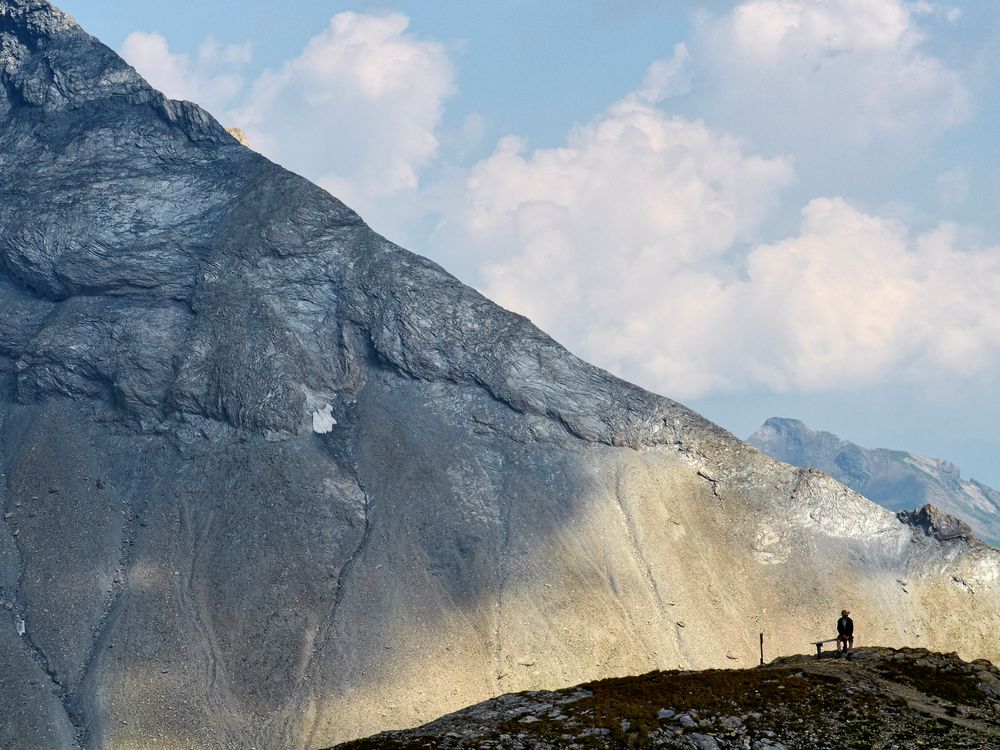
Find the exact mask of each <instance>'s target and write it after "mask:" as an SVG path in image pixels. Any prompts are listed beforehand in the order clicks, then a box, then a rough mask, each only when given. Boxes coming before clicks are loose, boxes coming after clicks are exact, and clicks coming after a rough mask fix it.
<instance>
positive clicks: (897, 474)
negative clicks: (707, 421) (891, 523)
mask: <svg viewBox="0 0 1000 750" xmlns="http://www.w3.org/2000/svg"><path fill="white" fill-rule="evenodd" d="M748 442H749V443H750V444H751V445H754V446H756V447H757V448H760V449H761V450H762V451H764V452H765V453H767V454H768V455H771V456H774V457H775V458H777V459H778V460H779V461H785V462H787V463H790V464H792V465H794V466H803V467H812V468H815V469H819V470H820V471H823V472H826V473H827V474H829V475H830V476H831V477H833V478H834V479H836V480H838V481H840V482H843V483H844V484H846V485H847V486H848V487H850V488H851V489H854V490H857V491H858V492H860V493H861V494H862V495H864V496H865V497H867V498H870V499H871V500H874V501H875V502H877V503H879V504H880V505H884V506H885V507H886V508H889V509H890V510H894V511H904V510H912V509H913V508H916V507H918V506H923V505H928V504H930V505H934V506H936V507H937V508H939V509H940V510H943V511H944V512H946V513H948V514H951V515H954V516H957V517H959V518H961V519H964V520H965V521H967V522H968V524H969V526H970V527H971V532H969V533H975V534H976V536H978V537H979V538H980V539H983V540H984V541H987V542H989V543H990V544H992V545H994V546H1000V492H998V491H997V490H995V489H993V488H992V487H988V486H987V485H985V484H982V483H981V482H977V481H976V480H975V479H963V478H962V474H961V472H960V471H959V469H958V467H957V466H955V464H953V463H951V462H950V461H942V460H941V459H937V458H926V457H924V456H920V455H917V454H915V453H907V452H905V451H897V450H887V449H885V448H875V449H869V448H862V447H861V446H859V445H855V444H854V443H851V442H848V441H846V440H842V439H840V438H839V437H837V436H836V435H834V434H833V433H830V432H820V431H817V430H811V429H809V428H808V427H807V426H806V425H805V424H803V423H802V422H800V421H799V420H797V419H782V418H779V417H772V418H771V419H768V420H767V421H766V422H765V423H764V424H763V425H762V426H761V428H760V429H759V430H757V431H756V432H755V433H754V434H753V435H751V436H750V437H749V438H748Z"/></svg>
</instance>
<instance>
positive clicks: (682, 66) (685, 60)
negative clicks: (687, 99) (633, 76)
mask: <svg viewBox="0 0 1000 750" xmlns="http://www.w3.org/2000/svg"><path fill="white" fill-rule="evenodd" d="M690 90H691V54H690V53H689V52H688V48H687V45H686V44H684V43H683V42H681V43H678V44H677V45H675V46H674V54H673V56H672V57H668V58H665V59H663V60H657V61H655V62H654V63H653V64H652V65H650V66H649V70H648V71H647V72H646V78H645V80H643V82H642V86H640V87H639V89H638V90H637V91H636V92H635V93H634V94H633V96H635V97H637V98H638V99H639V100H640V101H642V102H645V103H646V104H656V103H657V102H661V101H663V100H664V99H667V98H669V97H671V96H678V95H680V94H686V93H688V92H689V91H690Z"/></svg>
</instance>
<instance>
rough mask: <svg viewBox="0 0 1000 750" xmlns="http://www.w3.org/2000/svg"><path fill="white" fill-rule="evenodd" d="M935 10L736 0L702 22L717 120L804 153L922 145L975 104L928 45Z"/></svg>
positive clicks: (709, 99)
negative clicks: (927, 26) (926, 30)
mask: <svg viewBox="0 0 1000 750" xmlns="http://www.w3.org/2000/svg"><path fill="white" fill-rule="evenodd" d="M936 8H937V6H933V7H932V6H930V5H927V8H923V7H922V6H920V5H918V6H910V5H908V4H906V3H904V2H901V0H748V1H747V2H743V3H741V4H739V5H738V6H737V7H736V8H734V9H733V10H732V11H731V12H730V13H728V14H726V15H724V16H722V17H718V18H705V19H703V21H702V24H701V28H700V31H699V34H698V43H697V44H696V48H697V52H696V56H697V57H698V62H699V63H700V64H702V65H704V66H705V70H706V83H705V87H704V89H705V92H706V93H705V95H704V97H703V104H704V105H705V107H706V110H707V111H710V112H711V113H712V115H713V118H714V119H713V122H718V123H719V124H721V125H723V126H724V127H727V128H732V129H733V130H734V131H735V132H740V133H743V134H746V135H747V136H749V137H751V138H752V139H753V141H754V143H756V144H758V145H761V146H764V147H773V146H774V144H781V146H782V147H783V148H786V149H791V150H792V152H793V153H795V154H796V155H797V156H801V157H802V158H812V157H822V156H824V155H826V156H831V157H832V158H841V155H842V154H843V153H844V152H846V151H850V150H854V149H857V148H859V147H867V146H871V145H873V144H886V143H891V144H892V145H893V147H894V148H900V147H907V146H909V147H910V148H919V147H920V146H922V145H924V144H926V143H928V142H929V141H930V139H932V138H934V137H936V136H937V135H939V134H940V133H941V132H943V131H944V130H946V129H947V128H950V127H952V126H954V125H956V124H958V123H960V122H962V121H964V120H965V119H966V118H967V117H968V115H969V113H970V96H969V93H968V91H967V89H966V87H965V86H964V84H963V82H962V79H961V77H960V76H959V74H958V73H957V72H955V71H953V70H950V69H949V68H947V67H946V66H945V65H944V64H943V63H942V62H941V61H940V60H938V59H936V58H935V57H933V56H932V55H930V54H929V53H927V52H926V51H925V50H924V47H923V42H924V37H923V34H922V32H921V30H920V28H919V27H918V25H917V19H918V16H920V15H922V14H923V13H924V12H925V11H926V12H932V11H935V12H936ZM948 17H949V18H951V16H950V15H949V16H948Z"/></svg>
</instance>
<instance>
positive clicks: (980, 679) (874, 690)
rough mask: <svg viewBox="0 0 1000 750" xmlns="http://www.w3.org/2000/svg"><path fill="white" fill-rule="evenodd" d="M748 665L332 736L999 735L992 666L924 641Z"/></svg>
mask: <svg viewBox="0 0 1000 750" xmlns="http://www.w3.org/2000/svg"><path fill="white" fill-rule="evenodd" d="M834 656H836V655H835V654H834V653H832V652H828V653H827V655H826V657H828V658H823V659H816V658H815V657H811V656H798V657H786V658H783V659H778V660H776V661H774V662H772V663H771V664H768V665H767V666H765V667H761V668H759V669H746V670H717V671H707V672H651V673H649V674H645V675H642V676H640V677H624V678H618V679H610V680H602V681H600V682H594V683H590V684H587V685H581V686H578V687H575V688H567V689H565V690H559V691H554V692H530V693H517V694H513V695H504V696H501V697H500V698H495V699H493V700H490V701H486V702H485V703H481V704H479V705H477V706H472V707H470V708H467V709H464V710H462V711H458V712H456V713H454V714H451V715H449V716H445V717H443V718H441V719H438V720H437V721H435V722H433V723H430V724H427V725H426V726H422V727H418V728H416V729H411V730H407V731H397V732H386V733H384V734H380V735H378V736H375V737H371V738H369V739H365V740H356V741H354V742H349V743H346V744H344V745H338V748H339V749H341V750H404V749H406V748H439V749H440V750H451V749H455V750H458V749H459V748H481V749H482V750H485V749H486V748H497V749H500V748H503V749H505V750H519V749H520V748H523V749H524V750H548V749H550V748H551V749H552V750H555V749H556V748H560V749H561V748H581V749H582V748H640V747H646V748H676V750H730V749H731V750H839V749H840V748H866V750H889V749H890V748H895V749H896V750H899V749H900V748H928V750H930V749H932V748H938V749H939V750H955V749H956V748H975V749H976V750H986V748H996V747H1000V670H998V669H997V668H996V667H994V666H993V665H992V664H990V663H989V662H988V661H979V662H974V663H971V664H970V663H967V662H964V661H962V660H961V659H959V658H957V657H956V656H955V655H954V654H936V653H932V652H929V651H926V650H924V649H902V650H894V649H887V648H865V649H860V650H858V651H856V652H854V653H853V654H852V656H851V658H850V659H849V660H845V659H837V658H829V657H834Z"/></svg>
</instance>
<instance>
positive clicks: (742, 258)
mask: <svg viewBox="0 0 1000 750" xmlns="http://www.w3.org/2000/svg"><path fill="white" fill-rule="evenodd" d="M647 80H648V79H647ZM644 86H645V85H644ZM641 91H642V90H640V92H641ZM649 99H650V97H647V96H645V95H643V94H641V93H633V94H630V95H628V96H626V97H625V98H624V99H623V100H622V101H620V102H619V103H617V104H615V105H614V106H612V107H611V108H609V109H608V111H606V112H605V113H603V114H602V115H601V116H599V117H597V118H596V119H595V120H594V121H593V122H591V123H588V124H586V125H584V126H580V127H577V128H575V129H574V130H573V131H572V132H571V133H570V135H569V137H568V139H567V143H566V145H565V146H564V147H561V148H549V149H536V150H530V149H529V148H528V147H527V144H526V143H525V141H523V140H522V139H519V138H515V137H507V138H505V139H503V140H501V141H500V143H499V144H498V146H497V148H496V150H495V152H494V153H493V155H492V156H490V157H489V158H487V159H485V160H484V161H482V162H481V163H479V164H478V165H476V167H475V168H474V169H473V170H472V171H471V172H470V174H469V177H468V179H467V181H466V184H465V191H464V194H465V202H464V204H462V205H461V207H455V208H453V210H452V211H451V212H450V213H449V214H448V216H447V221H446V222H444V223H443V224H442V226H441V227H440V228H439V231H438V235H437V238H436V243H437V244H436V248H435V249H436V250H437V251H438V253H439V255H440V256H444V257H449V256H450V257H449V264H454V265H458V266H461V265H462V264H463V263H464V264H466V265H467V266H473V267H474V266H476V265H477V264H478V265H479V266H480V267H481V268H482V269H483V270H482V272H481V278H482V281H483V284H482V287H483V291H484V292H485V293H486V294H487V295H489V296H491V297H492V298H494V299H496V300H497V301H498V302H500V303H501V304H504V305H505V306H508V307H510V308H512V309H514V310H516V311H518V312H521V313H523V314H525V315H528V316H529V317H531V318H532V319H533V320H534V321H535V322H536V323H537V324H539V325H540V326H541V327H542V328H543V329H545V330H547V331H548V332H550V333H551V334H553V335H554V336H555V337H556V338H557V339H559V340H561V341H563V342H564V343H566V344H567V345H569V346H570V347H571V348H573V349H575V350H576V351H577V352H578V353H579V354H581V355H582V356H584V357H585V358H587V359H590V360H591V361H594V362H596V363H597V364H600V365H602V366H604V367H608V368H609V369H612V370H613V371H615V372H617V373H619V374H621V375H623V376H624V377H627V378H629V379H632V380H635V381H637V382H640V383H642V384H644V385H647V386H650V387H652V388H655V389H656V390H658V391H660V392H664V393H668V394H670V395H672V396H677V397H683V398H690V397H695V396H700V395H704V394H707V393H711V392H725V391H742V390H752V389H760V388H764V389H768V390H776V391H807V392H808V391H817V390H824V389H844V388H850V387H858V386H865V385H872V384H877V383H881V382H885V381H886V380H889V379H894V380H899V379H903V380H907V379H909V380H921V379H928V378H933V377H937V376H942V375H944V376H948V377H971V376H975V375H977V374H981V373H983V372H985V371H987V370H988V369H989V368H990V367H996V365H997V364H998V362H997V360H998V359H1000V357H998V356H997V355H995V354H994V352H1000V310H997V309H995V305H994V304H993V300H995V299H996V298H997V295H1000V249H985V250H980V251H977V252H967V251H963V250H961V249H959V248H958V246H957V236H958V234H957V230H956V229H955V228H954V227H951V226H949V225H942V227H941V228H939V229H938V230H936V231H934V232H932V233H929V234H926V235H922V236H913V235H912V234H911V233H910V232H909V231H908V230H907V228H906V226H905V224H904V223H902V222H901V221H899V220H895V219H889V218H884V217H880V216H876V215H872V214H869V213H865V212H863V211H861V210H859V209H857V208H855V207H853V206H852V205H851V204H849V203H848V202H847V201H845V200H843V199H840V198H820V199H816V200H813V201H810V202H809V203H808V205H806V207H805V208H804V209H803V212H802V220H801V226H800V228H799V231H798V233H797V234H795V235H793V236H791V237H789V238H787V239H785V240H782V241H780V242H775V243H769V244H760V243H759V242H756V243H755V240H756V237H757V235H758V232H759V231H760V227H761V226H762V224H763V223H764V222H765V221H766V220H767V219H768V217H769V216H770V215H771V214H772V212H773V210H774V208H775V205H776V203H777V200H778V197H779V194H780V192H781V191H782V189H783V188H785V187H786V186H788V185H789V184H791V183H792V182H793V181H794V171H793V168H792V163H791V161H790V160H789V159H787V158H782V157H778V158H764V157H761V156H759V155H755V154H753V153H751V152H749V151H748V150H747V147H746V145H745V144H742V143H741V142H740V141H738V140H737V139H735V138H733V137H731V136H728V135H726V134H722V133H719V132H716V131H714V130H712V129H711V128H709V127H707V126H706V125H705V124H704V123H702V122H700V121H691V120H687V119H683V118H679V117H672V116H669V115H668V114H666V113H665V112H663V111H662V110H660V109H659V108H657V107H655V106H653V105H652V104H650V103H648V102H649ZM740 247H743V248H744V251H743V252H739V251H738V248H740ZM449 251H450V252H449ZM970 285H971V288H970Z"/></svg>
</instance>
